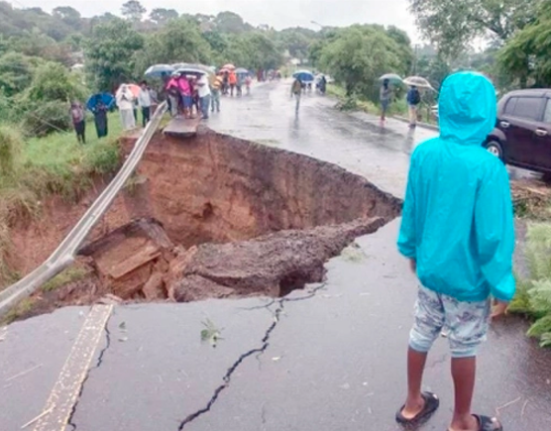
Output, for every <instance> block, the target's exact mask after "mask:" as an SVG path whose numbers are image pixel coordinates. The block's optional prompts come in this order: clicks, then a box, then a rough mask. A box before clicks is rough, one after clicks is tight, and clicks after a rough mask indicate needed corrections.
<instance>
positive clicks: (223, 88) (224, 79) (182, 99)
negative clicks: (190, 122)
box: [165, 70, 252, 119]
mask: <svg viewBox="0 0 551 431" xmlns="http://www.w3.org/2000/svg"><path fill="white" fill-rule="evenodd" d="M251 83H252V80H251V77H250V76H243V75H241V74H237V73H235V72H234V71H227V70H224V71H220V72H219V73H218V74H210V75H208V76H207V74H206V73H204V74H201V75H199V76H195V75H189V74H186V73H185V72H183V73H175V74H173V75H172V76H170V77H167V78H166V79H165V91H166V94H167V96H168V97H167V100H168V105H169V110H170V113H171V115H172V116H173V117H175V116H176V115H179V114H182V115H183V116H184V117H185V118H188V119H191V118H195V117H196V115H201V119H208V118H209V110H210V112H220V98H221V96H222V95H224V96H225V95H229V96H231V97H233V95H234V93H235V95H236V96H242V94H243V86H245V88H246V91H247V94H250V88H251Z"/></svg>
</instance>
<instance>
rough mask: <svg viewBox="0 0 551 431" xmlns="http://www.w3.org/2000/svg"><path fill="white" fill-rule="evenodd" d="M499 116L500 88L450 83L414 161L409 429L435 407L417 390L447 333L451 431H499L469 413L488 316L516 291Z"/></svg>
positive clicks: (407, 221) (405, 241)
mask: <svg viewBox="0 0 551 431" xmlns="http://www.w3.org/2000/svg"><path fill="white" fill-rule="evenodd" d="M496 111H497V101H496V93H495V89H494V86H493V85H492V83H491V82H490V81H489V80H488V79H487V78H486V77H485V76H483V75H481V74H479V73H475V72H459V73H455V74H453V75H450V76H449V77H448V78H447V79H446V80H445V82H444V83H443V85H442V88H441V91H440V98H439V110H438V112H439V117H440V118H439V121H440V136H439V137H438V138H435V139H430V140H428V141H426V142H424V143H422V144H421V145H419V146H418V147H417V148H416V149H415V151H414V153H413V155H412V158H411V166H410V171H409V177H408V184H407V190H406V198H405V202H404V208H403V215H402V217H403V218H402V225H401V228H400V234H399V238H398V248H399V250H400V252H401V253H402V254H403V255H404V256H405V257H407V258H408V259H410V262H411V266H412V269H413V270H414V271H415V272H416V274H417V276H418V278H419V281H420V283H421V285H422V287H420V288H419V294H418V299H417V302H416V307H415V323H414V326H413V328H412V330H411V333H410V341H409V351H408V396H407V401H406V404H405V405H404V406H403V407H402V408H401V409H400V410H399V411H398V412H397V414H396V420H397V421H398V422H399V423H401V424H403V425H416V424H418V423H420V422H424V421H425V420H427V419H429V418H430V416H431V415H432V414H433V413H434V412H435V411H436V409H437V408H438V406H439V400H438V398H437V396H436V395H434V394H432V393H430V392H421V384H422V376H423V369H424V366H425V361H426V357H427V352H428V351H429V350H430V348H431V346H432V344H433V342H434V341H435V340H436V338H437V337H438V336H439V334H440V333H441V331H442V329H443V328H445V329H446V331H447V332H448V335H447V336H448V340H449V343H450V349H451V353H452V377H453V381H454V384H455V408H454V413H453V418H452V422H451V425H450V428H449V429H450V430H451V431H459V430H461V431H463V430H469V431H470V430H501V429H502V426H501V424H500V423H499V422H498V421H497V419H495V418H490V417H487V416H483V415H473V414H472V412H471V401H472V397H473V390H474V380H475V369H476V352H477V347H478V346H479V345H480V344H481V343H482V341H484V339H485V338H486V333H487V330H488V325H489V321H490V317H491V316H492V317H497V316H498V315H500V314H503V313H504V312H505V310H506V307H507V303H508V302H509V301H510V300H511V299H512V298H513V295H514V293H515V281H514V278H513V273H512V258H513V251H514V244H515V237H514V224H513V206H512V202H511V192H510V186H509V177H508V174H507V170H506V168H505V166H504V164H503V163H502V162H501V161H500V160H499V159H498V158H497V157H495V156H493V155H492V154H490V153H489V152H487V151H486V150H485V149H484V148H483V146H482V144H483V143H484V141H485V139H486V136H487V135H488V134H489V133H490V132H491V130H492V129H493V128H494V126H495V124H496ZM490 298H493V299H494V301H496V302H495V304H496V305H495V307H494V310H493V312H492V310H491V304H490Z"/></svg>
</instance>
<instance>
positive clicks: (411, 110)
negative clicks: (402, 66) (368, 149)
mask: <svg viewBox="0 0 551 431" xmlns="http://www.w3.org/2000/svg"><path fill="white" fill-rule="evenodd" d="M393 95H394V92H393V91H392V88H391V86H390V81H389V80H388V79H385V80H384V81H383V83H382V85H381V89H380V91H379V101H380V103H381V125H384V122H385V120H386V114H387V112H388V108H389V107H390V104H391V102H392V98H393ZM406 101H407V104H408V117H409V127H411V128H415V127H416V126H417V112H418V108H419V104H420V103H421V93H420V92H419V89H418V88H417V87H416V86H415V85H412V86H411V87H410V88H409V90H408V92H407V95H406Z"/></svg>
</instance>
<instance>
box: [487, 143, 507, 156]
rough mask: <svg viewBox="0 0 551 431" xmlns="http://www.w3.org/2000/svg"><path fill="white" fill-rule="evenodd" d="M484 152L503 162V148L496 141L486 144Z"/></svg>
mask: <svg viewBox="0 0 551 431" xmlns="http://www.w3.org/2000/svg"><path fill="white" fill-rule="evenodd" d="M486 150H487V151H488V152H489V153H490V154H493V155H494V156H496V157H497V158H499V159H501V160H503V148H501V144H500V143H499V142H497V141H490V142H487V143H486Z"/></svg>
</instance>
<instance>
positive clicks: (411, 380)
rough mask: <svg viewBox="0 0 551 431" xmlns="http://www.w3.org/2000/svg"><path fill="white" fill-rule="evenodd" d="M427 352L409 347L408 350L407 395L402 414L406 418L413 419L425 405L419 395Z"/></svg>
mask: <svg viewBox="0 0 551 431" xmlns="http://www.w3.org/2000/svg"><path fill="white" fill-rule="evenodd" d="M426 361H427V353H423V352H417V351H415V350H413V349H412V348H411V347H410V348H409V350H408V397H407V400H406V406H405V407H404V410H402V415H403V416H404V417H405V418H406V419H413V418H414V417H415V416H417V414H419V412H420V411H421V410H423V407H424V406H425V400H424V399H423V397H422V396H421V384H422V383H423V371H424V370H425V362H426Z"/></svg>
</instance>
